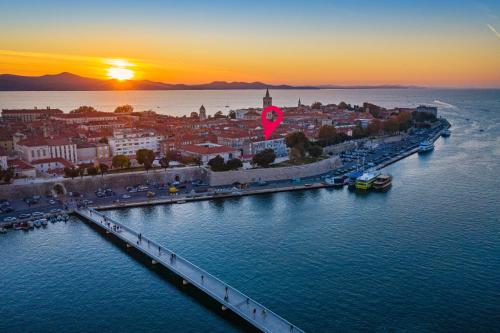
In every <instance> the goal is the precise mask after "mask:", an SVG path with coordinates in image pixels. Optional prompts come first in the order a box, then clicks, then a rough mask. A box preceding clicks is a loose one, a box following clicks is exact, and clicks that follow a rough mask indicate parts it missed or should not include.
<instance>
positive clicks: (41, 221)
mask: <svg viewBox="0 0 500 333" xmlns="http://www.w3.org/2000/svg"><path fill="white" fill-rule="evenodd" d="M39 221H40V223H41V224H42V225H43V226H44V227H46V226H47V224H48V223H47V219H40V220H39Z"/></svg>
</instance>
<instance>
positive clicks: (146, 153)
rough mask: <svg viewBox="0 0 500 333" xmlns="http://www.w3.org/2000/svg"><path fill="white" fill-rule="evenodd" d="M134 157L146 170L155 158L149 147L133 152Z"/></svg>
mask: <svg viewBox="0 0 500 333" xmlns="http://www.w3.org/2000/svg"><path fill="white" fill-rule="evenodd" d="M135 158H136V159H137V163H139V164H141V165H144V168H145V169H146V171H148V170H149V169H151V166H152V165H153V162H154V160H155V152H154V151H152V150H149V149H139V150H137V151H136V152H135Z"/></svg>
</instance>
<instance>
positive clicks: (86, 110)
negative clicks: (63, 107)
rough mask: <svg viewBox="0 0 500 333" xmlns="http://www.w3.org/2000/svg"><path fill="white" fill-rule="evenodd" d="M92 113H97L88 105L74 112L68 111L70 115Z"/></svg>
mask: <svg viewBox="0 0 500 333" xmlns="http://www.w3.org/2000/svg"><path fill="white" fill-rule="evenodd" d="M93 112H97V110H96V109H94V108H93V107H92V106H88V105H82V106H79V107H78V108H76V109H75V110H73V111H70V113H93Z"/></svg>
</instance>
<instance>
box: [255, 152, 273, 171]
mask: <svg viewBox="0 0 500 333" xmlns="http://www.w3.org/2000/svg"><path fill="white" fill-rule="evenodd" d="M275 159H276V154H275V153H274V150H272V149H264V150H262V151H260V152H258V153H257V154H255V155H254V157H253V158H252V163H253V164H257V165H258V166H261V167H263V168H267V167H269V165H270V164H271V163H273V162H274V160H275Z"/></svg>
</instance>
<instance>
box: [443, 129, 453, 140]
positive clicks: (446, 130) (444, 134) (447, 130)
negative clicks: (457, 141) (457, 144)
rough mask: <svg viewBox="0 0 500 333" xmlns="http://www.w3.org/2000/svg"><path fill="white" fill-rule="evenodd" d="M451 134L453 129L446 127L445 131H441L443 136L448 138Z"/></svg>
mask: <svg viewBox="0 0 500 333" xmlns="http://www.w3.org/2000/svg"><path fill="white" fill-rule="evenodd" d="M450 135H451V131H450V130H449V129H445V130H443V131H442V132H441V136H442V137H443V138H447V137H449V136H450Z"/></svg>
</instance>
